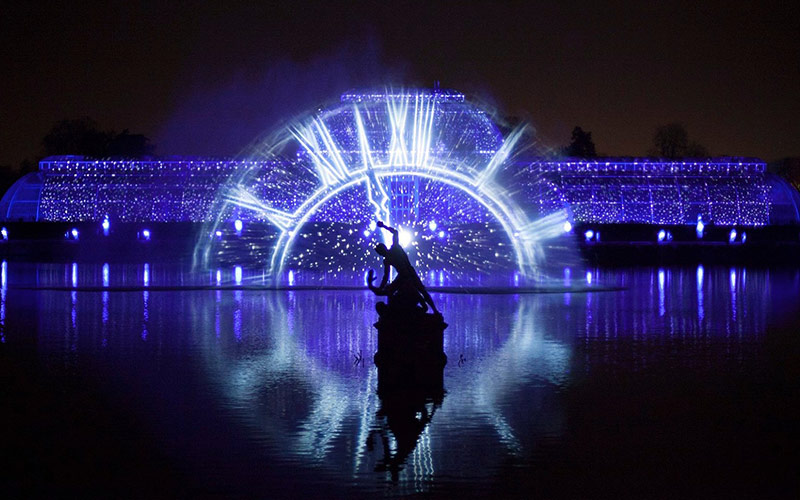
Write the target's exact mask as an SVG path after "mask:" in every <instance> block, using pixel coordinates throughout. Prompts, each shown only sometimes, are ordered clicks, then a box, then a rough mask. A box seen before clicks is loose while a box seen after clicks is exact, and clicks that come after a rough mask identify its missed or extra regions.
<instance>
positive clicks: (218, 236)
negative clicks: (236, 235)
mask: <svg viewBox="0 0 800 500" xmlns="http://www.w3.org/2000/svg"><path fill="white" fill-rule="evenodd" d="M214 234H216V235H217V238H222V231H220V230H219V229H218V230H217V231H216V232H215V233H214Z"/></svg>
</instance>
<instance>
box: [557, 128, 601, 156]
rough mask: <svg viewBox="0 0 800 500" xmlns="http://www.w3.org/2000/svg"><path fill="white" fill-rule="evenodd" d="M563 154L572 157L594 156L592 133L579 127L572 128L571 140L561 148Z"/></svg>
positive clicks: (595, 154)
mask: <svg viewBox="0 0 800 500" xmlns="http://www.w3.org/2000/svg"><path fill="white" fill-rule="evenodd" d="M563 153H564V156H569V157H572V158H594V157H595V156H597V153H596V152H595V148H594V142H592V133H591V132H585V131H584V130H583V129H582V128H580V127H575V128H574V129H572V142H570V143H569V146H567V147H565V148H564V149H563Z"/></svg>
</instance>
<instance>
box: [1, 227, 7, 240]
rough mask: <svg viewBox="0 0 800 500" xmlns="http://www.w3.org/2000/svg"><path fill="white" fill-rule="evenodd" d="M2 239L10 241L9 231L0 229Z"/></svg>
mask: <svg viewBox="0 0 800 500" xmlns="http://www.w3.org/2000/svg"><path fill="white" fill-rule="evenodd" d="M0 237H2V238H3V239H4V240H7V239H8V229H6V228H5V227H4V228H2V229H0Z"/></svg>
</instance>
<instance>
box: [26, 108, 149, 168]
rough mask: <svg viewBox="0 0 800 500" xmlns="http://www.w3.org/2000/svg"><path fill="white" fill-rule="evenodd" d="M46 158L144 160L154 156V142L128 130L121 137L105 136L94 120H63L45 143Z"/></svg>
mask: <svg viewBox="0 0 800 500" xmlns="http://www.w3.org/2000/svg"><path fill="white" fill-rule="evenodd" d="M42 146H44V152H45V156H54V155H81V156H88V157H91V158H106V157H109V156H121V157H125V158H141V157H142V156H149V155H152V154H153V150H154V147H153V146H152V145H151V144H150V139H148V138H147V137H145V136H144V135H142V134H131V133H130V132H129V131H128V129H125V130H123V131H122V132H121V133H119V134H117V133H115V132H113V131H108V132H104V131H102V130H100V129H99V127H98V126H97V123H96V122H95V121H94V120H92V119H91V118H87V117H84V118H78V119H75V120H61V121H60V122H58V123H56V124H55V125H53V128H51V129H50V132H48V133H47V135H45V136H44V139H42Z"/></svg>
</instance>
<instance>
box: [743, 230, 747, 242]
mask: <svg viewBox="0 0 800 500" xmlns="http://www.w3.org/2000/svg"><path fill="white" fill-rule="evenodd" d="M745 241H747V233H745V232H744V231H742V243H744V242H745Z"/></svg>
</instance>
